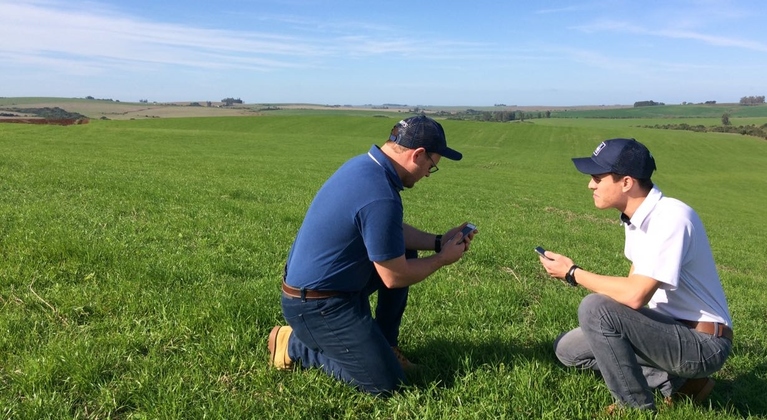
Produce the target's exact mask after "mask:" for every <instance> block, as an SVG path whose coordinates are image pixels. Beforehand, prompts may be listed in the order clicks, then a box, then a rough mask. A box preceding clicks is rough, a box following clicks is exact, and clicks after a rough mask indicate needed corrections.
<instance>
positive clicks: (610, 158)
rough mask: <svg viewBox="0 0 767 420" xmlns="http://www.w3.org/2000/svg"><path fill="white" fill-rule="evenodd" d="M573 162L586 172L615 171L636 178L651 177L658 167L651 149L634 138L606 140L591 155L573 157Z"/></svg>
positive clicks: (595, 173) (603, 172)
mask: <svg viewBox="0 0 767 420" xmlns="http://www.w3.org/2000/svg"><path fill="white" fill-rule="evenodd" d="M573 163H574V164H575V168H576V169H578V170H579V171H580V172H582V173H584V174H588V175H598V174H606V173H613V174H617V175H628V176H630V177H632V178H636V179H650V177H651V176H652V173H653V171H654V170H655V169H656V168H655V158H653V157H652V154H651V153H650V151H649V150H648V149H647V147H645V145H644V144H642V143H640V142H638V141H636V140H634V139H610V140H605V141H603V142H602V143H601V144H600V145H599V146H597V148H596V150H594V153H592V155H591V156H589V157H582V158H573Z"/></svg>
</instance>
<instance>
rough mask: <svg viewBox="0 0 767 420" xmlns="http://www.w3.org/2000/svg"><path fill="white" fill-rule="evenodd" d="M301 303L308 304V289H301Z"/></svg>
mask: <svg viewBox="0 0 767 420" xmlns="http://www.w3.org/2000/svg"><path fill="white" fill-rule="evenodd" d="M301 302H306V287H302V288H301Z"/></svg>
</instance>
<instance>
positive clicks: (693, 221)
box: [624, 187, 732, 326]
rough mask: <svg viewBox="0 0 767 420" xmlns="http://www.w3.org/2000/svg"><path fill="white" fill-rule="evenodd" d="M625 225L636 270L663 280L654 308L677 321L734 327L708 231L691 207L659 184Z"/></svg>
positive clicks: (628, 254) (629, 255)
mask: <svg viewBox="0 0 767 420" xmlns="http://www.w3.org/2000/svg"><path fill="white" fill-rule="evenodd" d="M624 226H625V230H626V244H625V248H624V253H625V255H626V258H628V259H629V260H630V261H631V262H632V263H633V265H634V273H635V274H641V275H643V276H647V277H652V278H654V279H655V280H657V281H659V282H661V286H660V287H659V288H658V290H657V291H656V292H655V294H654V295H653V297H652V298H651V299H650V302H649V304H648V306H649V307H650V308H652V309H654V310H656V311H658V312H661V313H663V314H666V315H668V316H670V317H672V318H675V319H680V320H689V321H704V322H720V323H723V324H726V325H728V326H732V320H731V319H730V310H729V308H728V307H727V299H726V297H725V295H724V290H723V289H722V283H721V281H720V280H719V275H718V274H717V271H716V265H715V263H714V257H713V254H712V253H711V246H710V245H709V243H708V237H707V236H706V230H705V229H704V228H703V223H702V222H701V220H700V218H699V217H698V214H697V213H695V211H694V210H693V209H692V208H691V207H690V206H688V205H687V204H685V203H683V202H681V201H679V200H677V199H674V198H670V197H664V196H663V193H661V191H660V190H659V189H658V188H657V187H653V189H652V190H651V191H650V193H649V194H648V195H647V198H645V200H644V201H643V202H642V204H641V205H640V206H639V208H638V209H637V211H636V212H635V213H634V215H633V216H632V217H631V219H630V221H629V222H628V223H625V225H624Z"/></svg>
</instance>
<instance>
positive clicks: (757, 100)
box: [740, 95, 764, 105]
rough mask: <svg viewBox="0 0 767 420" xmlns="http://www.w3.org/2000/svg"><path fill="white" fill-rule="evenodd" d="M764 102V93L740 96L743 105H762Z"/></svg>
mask: <svg viewBox="0 0 767 420" xmlns="http://www.w3.org/2000/svg"><path fill="white" fill-rule="evenodd" d="M763 103H764V95H762V96H744V97H742V98H740V104H741V105H760V104H763Z"/></svg>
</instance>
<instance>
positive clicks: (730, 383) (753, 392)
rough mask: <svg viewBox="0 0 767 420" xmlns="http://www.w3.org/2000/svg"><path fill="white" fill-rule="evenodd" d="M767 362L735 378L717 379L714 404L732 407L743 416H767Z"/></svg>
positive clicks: (712, 395)
mask: <svg viewBox="0 0 767 420" xmlns="http://www.w3.org/2000/svg"><path fill="white" fill-rule="evenodd" d="M765 378H767V363H762V364H761V365H759V366H757V367H756V368H754V369H753V370H751V371H750V372H748V373H745V374H742V375H739V376H737V377H736V378H735V379H732V380H727V379H716V386H715V387H714V392H713V393H712V394H711V397H710V400H711V402H712V404H713V405H714V406H716V405H720V406H722V407H731V408H732V409H733V410H734V411H735V413H736V414H737V415H739V416H741V417H742V418H748V417H760V418H761V417H764V416H767V402H766V401H765V398H764V396H765V395H766V394H767V379H765Z"/></svg>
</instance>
